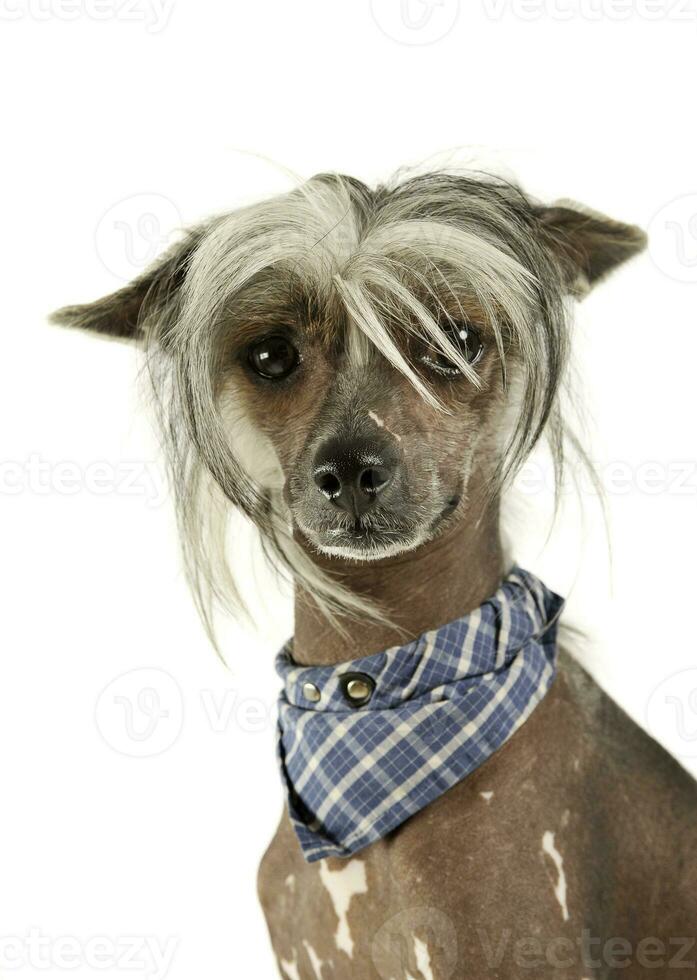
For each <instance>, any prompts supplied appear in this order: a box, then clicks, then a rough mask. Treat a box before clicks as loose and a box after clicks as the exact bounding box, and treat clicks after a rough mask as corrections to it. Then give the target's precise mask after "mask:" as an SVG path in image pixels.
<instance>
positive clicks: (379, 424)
mask: <svg viewBox="0 0 697 980" xmlns="http://www.w3.org/2000/svg"><path fill="white" fill-rule="evenodd" d="M368 417H369V418H371V419H372V420H373V422H375V424H376V425H377V427H378V428H379V429H384V430H385V432H389V433H390V435H391V436H393V437H394V438H395V439H396V440H397V442H401V441H402V437H401V436H398V435H397V433H396V432H393V431H392V430H391V429H388V428H387V426H386V425H385V423H384V421H383V420H382V419H381V418H380V416H379V415H378V414H377V413H376V412H373V411H372V410H371V411H370V412H368Z"/></svg>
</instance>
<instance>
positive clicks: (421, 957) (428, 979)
mask: <svg viewBox="0 0 697 980" xmlns="http://www.w3.org/2000/svg"><path fill="white" fill-rule="evenodd" d="M414 955H415V956H416V965H417V967H418V968H419V973H420V975H421V976H422V977H423V980H433V970H432V969H431V954H430V953H429V951H428V946H427V945H426V943H425V942H424V941H423V939H419V938H418V936H414Z"/></svg>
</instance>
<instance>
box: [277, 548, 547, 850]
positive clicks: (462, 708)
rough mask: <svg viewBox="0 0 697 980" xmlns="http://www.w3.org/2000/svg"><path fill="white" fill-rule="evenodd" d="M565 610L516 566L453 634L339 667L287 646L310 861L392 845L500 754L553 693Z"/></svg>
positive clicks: (289, 774) (280, 660)
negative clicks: (311, 663)
mask: <svg viewBox="0 0 697 980" xmlns="http://www.w3.org/2000/svg"><path fill="white" fill-rule="evenodd" d="M562 605H563V602H562V600H561V599H560V598H559V596H557V595H555V594H554V593H553V592H550V591H549V589H547V588H546V587H545V586H544V585H543V584H542V582H540V581H539V580H538V579H537V578H535V576H534V575H531V574H530V572H526V571H523V569H522V568H518V567H517V566H516V567H514V568H513V570H512V571H511V573H510V575H509V576H508V577H507V578H506V580H505V581H504V582H503V583H502V585H501V586H500V588H499V589H498V590H497V592H496V594H495V595H494V596H492V598H491V599H487V601H486V602H484V603H483V604H482V605H481V606H479V608H477V609H475V610H473V612H471V613H468V615H466V616H463V617H462V618H461V619H456V620H455V621H454V622H452V623H448V625H447V626H441V627H440V628H439V629H435V630H431V631H429V632H428V633H424V634H423V635H422V636H420V637H419V638H418V639H416V640H414V641H413V642H411V643H408V644H407V645H406V646H403V647H392V648H391V649H389V650H385V651H383V652H382V653H375V654H371V655H370V656H367V657H361V658H360V659H358V660H352V661H350V662H348V663H343V664H340V665H339V666H336V667H298V666H297V665H296V664H295V663H294V662H293V659H292V657H291V655H290V652H289V647H288V646H287V647H286V648H284V650H282V651H281V653H280V654H279V655H278V657H277V658H276V669H277V671H278V673H279V674H280V676H281V678H282V679H283V684H284V687H283V691H282V692H281V695H280V699H279V712H278V714H279V738H278V758H279V764H280V767H281V773H282V776H283V780H284V783H285V787H286V794H287V801H288V810H289V813H290V818H291V821H292V823H293V826H294V827H295V831H296V833H297V835H298V838H299V840H300V845H301V847H302V850H303V853H304V855H305V858H306V859H307V860H308V861H317V860H319V859H320V858H324V857H329V856H335V857H347V856H348V855H350V854H354V853H355V852H356V851H360V850H361V849H362V848H364V847H366V845H368V844H371V843H372V842H373V841H376V840H378V839H379V838H380V837H384V836H385V834H387V833H388V832H389V831H391V830H394V828H395V827H398V826H399V824H401V823H403V822H404V821H405V820H407V819H408V818H409V817H411V816H413V814H415V813H417V812H418V811H419V810H422V809H423V808H424V807H425V806H427V804H429V803H430V802H431V801H432V800H434V799H436V797H438V796H440V795H441V794H442V793H444V792H445V791H446V790H448V789H450V787H451V786H454V785H455V783H457V782H459V781H460V780H461V779H464V778H465V776H467V775H468V774H469V773H471V772H472V771H473V770H474V769H476V768H477V767H478V766H481V765H482V763H483V762H486V760H487V759H488V758H489V756H491V755H492V754H493V753H494V752H495V751H496V750H497V749H499V748H500V747H501V746H502V745H503V744H504V742H506V741H507V740H508V739H509V738H510V737H511V735H513V733H514V732H515V731H517V730H518V729H519V728H520V726H521V725H522V724H523V722H524V721H525V720H526V718H528V716H529V715H530V713H531V712H532V710H533V709H534V708H535V706H536V705H537V704H538V703H539V702H540V701H541V700H542V698H543V697H544V695H545V694H546V692H547V690H548V688H549V686H550V684H551V682H552V679H553V677H554V672H555V661H556V633H557V619H558V616H559V613H560V611H561V608H562Z"/></svg>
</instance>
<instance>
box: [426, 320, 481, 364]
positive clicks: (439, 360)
mask: <svg viewBox="0 0 697 980" xmlns="http://www.w3.org/2000/svg"><path fill="white" fill-rule="evenodd" d="M444 332H445V334H446V335H447V337H448V340H449V341H450V342H451V343H452V344H453V345H454V346H455V347H457V348H458V349H459V350H460V352H461V353H462V356H463V357H464V359H465V360H466V361H467V363H468V364H476V363H477V361H478V360H479V359H480V357H481V356H482V354H483V353H484V344H483V343H482V338H481V336H480V333H479V331H478V330H477V328H476V327H473V326H472V325H471V324H470V323H450V324H448V326H447V327H445V328H444ZM421 360H422V362H423V363H424V364H426V365H427V366H428V367H430V368H431V369H432V370H434V371H437V372H438V373H439V374H445V375H448V376H452V375H457V374H460V369H459V368H458V367H457V365H456V364H453V362H452V361H451V360H449V358H447V357H446V356H445V354H442V353H440V351H429V352H428V354H424V355H423V356H422V358H421Z"/></svg>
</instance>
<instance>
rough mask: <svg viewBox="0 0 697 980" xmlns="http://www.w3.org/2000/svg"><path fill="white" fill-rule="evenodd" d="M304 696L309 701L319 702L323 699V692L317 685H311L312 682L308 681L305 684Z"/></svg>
mask: <svg viewBox="0 0 697 980" xmlns="http://www.w3.org/2000/svg"><path fill="white" fill-rule="evenodd" d="M303 694H304V695H305V697H306V698H307V700H308V701H319V699H320V698H321V697H322V692H321V691H320V689H319V688H318V687H317V685H316V684H313V683H311V681H306V682H305V683H304V684H303Z"/></svg>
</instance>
